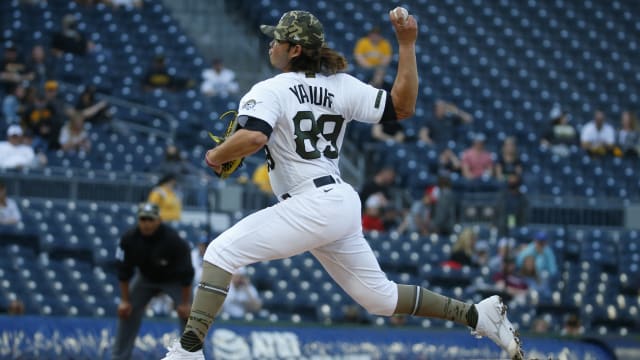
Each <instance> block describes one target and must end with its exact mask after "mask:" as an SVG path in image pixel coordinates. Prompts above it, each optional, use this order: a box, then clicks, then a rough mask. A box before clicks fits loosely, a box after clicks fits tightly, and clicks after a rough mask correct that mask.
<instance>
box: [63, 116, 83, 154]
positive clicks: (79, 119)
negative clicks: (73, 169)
mask: <svg viewBox="0 0 640 360" xmlns="http://www.w3.org/2000/svg"><path fill="white" fill-rule="evenodd" d="M58 143H60V148H61V149H62V150H64V151H65V152H88V151H89V149H91V140H90V139H89V132H88V131H87V128H86V126H85V123H84V117H83V116H82V114H81V113H78V112H73V113H72V114H71V115H70V116H69V120H68V121H67V123H66V124H64V126H63V127H62V129H61V130H60V137H59V138H58Z"/></svg>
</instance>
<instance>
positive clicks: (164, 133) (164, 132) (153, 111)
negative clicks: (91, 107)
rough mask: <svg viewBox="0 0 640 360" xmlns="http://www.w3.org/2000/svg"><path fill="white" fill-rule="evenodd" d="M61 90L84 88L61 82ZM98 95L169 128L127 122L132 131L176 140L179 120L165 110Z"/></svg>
mask: <svg viewBox="0 0 640 360" xmlns="http://www.w3.org/2000/svg"><path fill="white" fill-rule="evenodd" d="M60 88H61V89H62V90H72V91H74V92H76V93H79V92H80V89H81V88H82V86H79V85H75V84H70V83H67V82H60ZM96 95H98V96H99V98H100V99H104V100H107V101H108V102H109V103H110V104H112V105H118V106H122V107H126V108H133V109H136V110H138V111H141V112H144V113H147V114H150V115H153V116H157V117H159V118H161V119H163V120H164V122H166V124H167V126H166V127H163V129H158V128H154V127H151V126H145V125H141V124H135V123H131V122H126V124H127V127H129V128H130V129H132V130H137V131H140V132H147V133H152V134H155V135H157V136H160V137H164V138H167V139H170V140H173V139H174V138H175V133H176V129H177V128H178V124H179V122H178V119H177V118H176V117H175V116H173V115H172V114H170V113H168V112H166V111H163V110H159V109H157V108H154V107H151V106H148V105H144V104H140V103H137V102H133V101H129V100H125V99H123V98H119V97H116V96H113V95H108V94H105V93H102V92H97V93H96Z"/></svg>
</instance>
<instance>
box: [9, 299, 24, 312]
mask: <svg viewBox="0 0 640 360" xmlns="http://www.w3.org/2000/svg"><path fill="white" fill-rule="evenodd" d="M7 314H8V315H23V314H24V303H23V302H22V300H20V299H13V300H11V302H9V306H8V307H7Z"/></svg>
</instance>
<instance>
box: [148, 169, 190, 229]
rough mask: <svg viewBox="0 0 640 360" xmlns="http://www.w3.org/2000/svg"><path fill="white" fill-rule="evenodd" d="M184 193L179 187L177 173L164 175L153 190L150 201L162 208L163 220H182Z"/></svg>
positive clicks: (161, 216)
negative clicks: (182, 193) (179, 190)
mask: <svg viewBox="0 0 640 360" xmlns="http://www.w3.org/2000/svg"><path fill="white" fill-rule="evenodd" d="M181 196H182V195H181V194H180V193H179V192H178V189H177V178H176V175H175V174H166V175H164V176H163V177H162V178H161V179H160V181H158V184H157V185H156V186H155V187H154V188H153V189H152V190H151V193H150V194H149V199H148V200H147V201H148V202H150V203H152V204H156V205H157V206H158V207H159V208H160V218H162V220H163V221H180V218H181V217H182V197H181Z"/></svg>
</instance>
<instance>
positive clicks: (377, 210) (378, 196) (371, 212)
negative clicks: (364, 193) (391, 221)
mask: <svg viewBox="0 0 640 360" xmlns="http://www.w3.org/2000/svg"><path fill="white" fill-rule="evenodd" d="M386 206H387V200H386V199H385V197H384V195H383V194H382V193H374V194H372V195H370V196H369V197H368V198H367V201H365V205H364V213H363V214H362V230H363V231H373V230H377V231H385V230H386V229H385V226H384V221H383V211H384V208H385V207H386Z"/></svg>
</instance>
